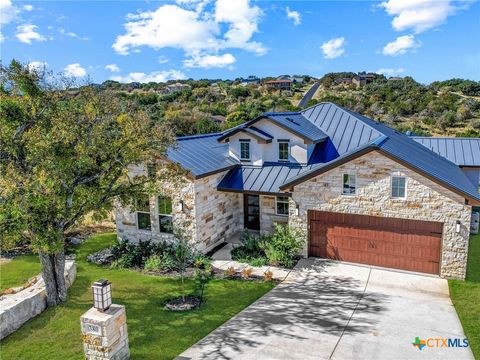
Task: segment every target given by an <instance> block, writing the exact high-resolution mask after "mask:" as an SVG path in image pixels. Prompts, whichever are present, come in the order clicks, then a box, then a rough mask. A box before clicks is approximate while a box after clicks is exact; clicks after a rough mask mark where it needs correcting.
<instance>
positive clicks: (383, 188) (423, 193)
mask: <svg viewBox="0 0 480 360" xmlns="http://www.w3.org/2000/svg"><path fill="white" fill-rule="evenodd" d="M344 173H350V174H356V177H357V194H356V195H353V196H346V195H342V184H343V183H342V177H343V174H344ZM394 173H395V174H397V173H400V174H401V175H404V176H406V177H407V185H406V198H405V199H392V198H391V196H390V193H391V191H390V181H391V180H390V179H391V175H392V174H394ZM297 205H298V207H299V214H298V216H297V215H296V214H295V207H296V206H297ZM289 208H290V210H289V211H290V217H289V223H290V225H291V226H296V227H300V228H301V229H303V231H304V232H305V234H307V225H308V224H307V210H310V209H312V210H321V211H332V212H340V213H351V214H359V215H372V216H386V217H395V218H404V219H412V220H426V221H438V222H443V223H444V226H443V238H442V239H443V240H442V257H441V265H440V266H441V270H440V271H441V273H440V275H441V276H442V277H445V278H457V279H464V278H465V273H466V264H467V256H468V241H469V224H470V218H471V206H468V205H465V199H464V198H463V197H461V196H460V195H457V194H456V193H454V192H452V191H450V190H448V189H446V188H444V187H443V186H440V185H438V184H436V183H434V182H433V181H431V180H429V179H427V178H425V177H423V176H422V175H420V174H418V173H416V172H414V171H412V170H410V169H408V168H406V167H404V166H403V165H400V164H399V163H397V162H395V161H393V160H391V159H389V158H387V157H385V156H383V155H382V154H380V153H378V152H370V153H368V154H366V155H363V156H361V157H359V158H357V159H355V160H352V161H350V162H348V163H346V164H343V165H341V166H339V167H337V168H335V169H332V170H330V171H328V172H326V173H324V174H321V175H319V176H317V177H315V178H312V179H309V180H306V181H305V182H303V183H301V184H298V185H296V186H295V188H294V190H293V194H292V199H291V200H290V206H289ZM457 221H460V224H461V226H460V232H459V233H457V232H456V222H457ZM306 253H307V249H306V248H305V250H304V255H306Z"/></svg>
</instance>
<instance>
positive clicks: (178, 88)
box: [165, 82, 192, 92]
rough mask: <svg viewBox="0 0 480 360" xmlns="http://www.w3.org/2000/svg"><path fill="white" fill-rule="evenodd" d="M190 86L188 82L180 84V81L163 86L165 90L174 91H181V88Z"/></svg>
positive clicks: (185, 88) (189, 87)
mask: <svg viewBox="0 0 480 360" xmlns="http://www.w3.org/2000/svg"><path fill="white" fill-rule="evenodd" d="M191 88H192V87H191V86H190V85H188V84H182V83H178V82H177V83H175V84H170V85H167V86H166V87H165V89H166V90H167V92H174V91H182V90H190V89H191Z"/></svg>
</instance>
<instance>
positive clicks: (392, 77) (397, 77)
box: [388, 76, 403, 81]
mask: <svg viewBox="0 0 480 360" xmlns="http://www.w3.org/2000/svg"><path fill="white" fill-rule="evenodd" d="M401 80H403V78H402V77H400V76H391V77H389V78H388V81H401Z"/></svg>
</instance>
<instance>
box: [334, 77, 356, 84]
mask: <svg viewBox="0 0 480 360" xmlns="http://www.w3.org/2000/svg"><path fill="white" fill-rule="evenodd" d="M333 82H334V84H335V85H340V84H343V85H351V84H352V78H349V77H343V78H336V79H335V80H333Z"/></svg>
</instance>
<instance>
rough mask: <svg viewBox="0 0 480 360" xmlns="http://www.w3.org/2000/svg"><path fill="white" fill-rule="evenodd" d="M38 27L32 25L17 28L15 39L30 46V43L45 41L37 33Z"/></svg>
mask: <svg viewBox="0 0 480 360" xmlns="http://www.w3.org/2000/svg"><path fill="white" fill-rule="evenodd" d="M37 29H38V26H37V25H32V24H24V25H19V26H17V33H16V35H15V36H16V37H17V39H18V40H20V41H21V42H23V43H25V44H31V43H32V41H45V40H47V39H46V38H45V37H44V36H43V35H41V34H40V33H38V31H37Z"/></svg>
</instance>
